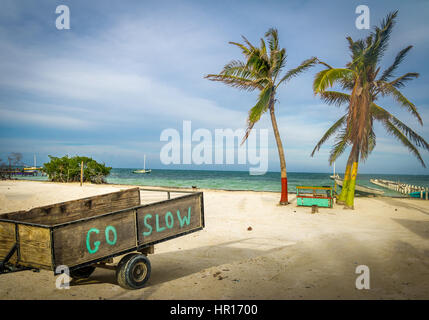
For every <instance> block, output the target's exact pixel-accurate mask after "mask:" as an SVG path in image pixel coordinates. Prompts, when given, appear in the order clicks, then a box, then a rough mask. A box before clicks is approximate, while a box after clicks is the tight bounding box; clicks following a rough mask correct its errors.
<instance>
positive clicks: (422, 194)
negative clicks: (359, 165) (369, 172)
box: [369, 179, 429, 200]
mask: <svg viewBox="0 0 429 320" xmlns="http://www.w3.org/2000/svg"><path fill="white" fill-rule="evenodd" d="M369 181H370V182H371V183H373V184H375V185H377V186H380V187H383V188H387V189H390V190H394V191H396V192H399V193H402V194H406V195H408V196H411V197H414V198H420V199H425V200H428V199H429V188H427V187H420V186H414V185H411V184H406V183H401V182H399V181H398V182H395V181H391V180H383V179H370V180H369Z"/></svg>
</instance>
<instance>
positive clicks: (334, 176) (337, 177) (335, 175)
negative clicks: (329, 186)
mask: <svg viewBox="0 0 429 320" xmlns="http://www.w3.org/2000/svg"><path fill="white" fill-rule="evenodd" d="M330 178H331V179H333V180H335V179H339V178H340V176H339V175H338V174H335V162H334V174H333V175H332V176H330Z"/></svg>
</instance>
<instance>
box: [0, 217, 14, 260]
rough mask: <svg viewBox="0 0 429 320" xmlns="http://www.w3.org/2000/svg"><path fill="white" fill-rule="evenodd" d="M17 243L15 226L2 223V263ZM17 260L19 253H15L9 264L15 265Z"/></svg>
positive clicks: (0, 237)
mask: <svg viewBox="0 0 429 320" xmlns="http://www.w3.org/2000/svg"><path fill="white" fill-rule="evenodd" d="M15 243H16V231H15V224H14V223H11V222H0V261H1V260H3V259H4V258H5V257H6V256H7V254H8V253H9V251H10V250H11V249H12V247H13V245H14V244H15ZM16 259H17V253H16V252H15V253H14V254H13V256H12V257H11V258H10V260H9V262H11V263H15V262H16Z"/></svg>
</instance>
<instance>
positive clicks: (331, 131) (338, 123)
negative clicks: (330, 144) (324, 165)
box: [311, 115, 347, 157]
mask: <svg viewBox="0 0 429 320" xmlns="http://www.w3.org/2000/svg"><path fill="white" fill-rule="evenodd" d="M346 119H347V115H344V116H342V117H341V118H340V119H338V120H337V121H336V122H335V123H334V124H333V125H332V126H331V127H330V128H329V129H328V130H327V131H326V132H325V134H324V135H323V137H322V138H321V139H320V140H319V142H318V143H317V144H316V146H315V147H314V149H313V152H311V156H312V157H313V156H314V154H315V153H316V151H319V150H320V147H321V146H322V145H323V144H324V143H325V142H326V141H327V140H328V139H329V138H330V137H331V136H332V135H333V134H334V133H335V132H337V130H338V129H339V128H341V126H342V125H344V123H345V120H346Z"/></svg>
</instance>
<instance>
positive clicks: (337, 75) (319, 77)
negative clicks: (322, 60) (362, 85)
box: [313, 68, 356, 94]
mask: <svg viewBox="0 0 429 320" xmlns="http://www.w3.org/2000/svg"><path fill="white" fill-rule="evenodd" d="M355 75H356V73H355V72H354V71H353V70H350V69H345V68H336V69H325V70H322V71H320V72H319V73H317V74H316V77H315V79H314V82H313V91H314V93H315V94H317V93H319V92H322V91H325V90H326V88H328V87H332V86H333V85H334V84H335V83H336V82H339V81H341V79H343V78H344V77H351V76H353V77H354V76H355Z"/></svg>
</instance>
